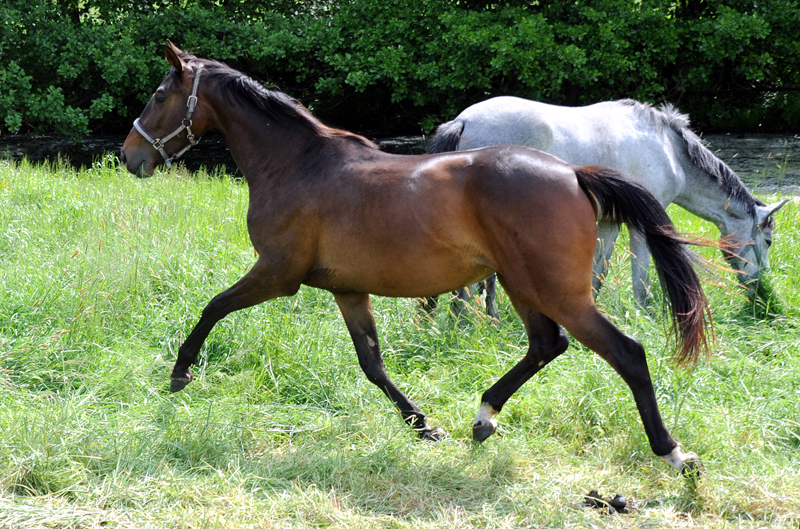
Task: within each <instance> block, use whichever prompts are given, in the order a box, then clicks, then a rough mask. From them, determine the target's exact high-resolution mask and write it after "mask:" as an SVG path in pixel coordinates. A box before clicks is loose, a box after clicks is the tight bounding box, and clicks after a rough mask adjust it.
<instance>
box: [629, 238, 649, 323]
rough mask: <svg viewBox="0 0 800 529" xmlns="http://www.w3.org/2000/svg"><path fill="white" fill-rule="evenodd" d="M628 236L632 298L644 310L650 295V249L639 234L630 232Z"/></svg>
mask: <svg viewBox="0 0 800 529" xmlns="http://www.w3.org/2000/svg"><path fill="white" fill-rule="evenodd" d="M630 234H631V276H632V278H633V298H634V299H635V300H636V304H637V305H638V306H639V307H640V308H642V309H646V308H647V296H648V295H649V294H650V272H649V269H650V249H649V248H648V247H647V242H646V241H645V238H644V236H643V235H642V234H641V233H639V232H638V231H635V230H631V231H630Z"/></svg>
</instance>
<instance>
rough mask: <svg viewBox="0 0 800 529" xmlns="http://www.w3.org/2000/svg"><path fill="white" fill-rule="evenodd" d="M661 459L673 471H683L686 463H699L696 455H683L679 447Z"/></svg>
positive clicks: (690, 453)
mask: <svg viewBox="0 0 800 529" xmlns="http://www.w3.org/2000/svg"><path fill="white" fill-rule="evenodd" d="M661 458H662V459H663V460H664V461H666V462H667V463H669V464H670V466H671V467H672V468H674V469H675V470H683V468H684V465H685V464H686V462H687V461H700V458H699V457H697V454H695V453H694V452H689V453H686V454H684V453H683V450H681V447H680V446H676V447H675V449H674V450H672V452H670V453H669V454H667V455H665V456H661Z"/></svg>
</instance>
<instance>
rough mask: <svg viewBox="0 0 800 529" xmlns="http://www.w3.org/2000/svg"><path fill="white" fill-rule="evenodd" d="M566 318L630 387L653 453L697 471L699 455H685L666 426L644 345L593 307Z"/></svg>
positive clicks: (566, 323)
mask: <svg viewBox="0 0 800 529" xmlns="http://www.w3.org/2000/svg"><path fill="white" fill-rule="evenodd" d="M565 314H567V315H568V316H567V317H566V318H565V319H564V320H562V324H563V325H564V326H565V327H566V328H567V330H568V331H569V332H570V333H571V334H572V336H573V337H574V338H575V339H576V340H578V341H579V342H581V343H582V344H584V345H585V346H586V347H588V348H590V349H592V350H593V351H595V352H597V354H598V355H600V356H601V357H602V358H603V359H604V360H605V361H606V362H608V363H609V364H610V365H611V367H613V368H614V370H615V371H616V372H617V373H619V375H620V376H621V377H622V379H623V380H624V381H625V382H626V383H627V384H628V387H629V388H630V389H631V392H632V393H633V398H634V400H635V401H636V407H637V408H638V409H639V416H640V417H641V419H642V424H643V425H644V430H645V433H646V434H647V438H648V440H649V441H650V448H651V449H652V450H653V453H655V454H656V455H657V456H660V457H662V458H663V459H664V460H665V461H667V463H669V464H670V465H672V466H673V467H674V468H676V469H678V470H681V471H682V472H687V471H691V470H693V469H694V468H696V466H697V465H698V464H699V462H700V458H698V457H697V454H695V453H692V452H690V453H683V451H681V448H680V446H678V443H677V442H675V440H674V439H673V438H672V436H670V434H669V432H668V431H667V428H666V426H664V421H663V420H662V419H661V413H660V412H659V410H658V403H657V402H656V394H655V391H654V390H653V382H652V380H651V379H650V371H649V370H648V368H647V358H646V357H645V353H644V347H642V344H641V343H639V341H638V340H635V339H633V338H631V337H630V336H626V335H625V334H623V333H622V332H621V331H620V330H619V329H617V328H616V327H614V326H613V325H612V324H611V323H610V322H609V321H608V320H606V319H605V318H604V317H603V316H602V315H601V314H600V313H599V312H598V311H597V309H596V308H595V307H594V306H593V305H589V306H585V307H584V309H583V310H571V311H568V312H565ZM559 319H561V318H559Z"/></svg>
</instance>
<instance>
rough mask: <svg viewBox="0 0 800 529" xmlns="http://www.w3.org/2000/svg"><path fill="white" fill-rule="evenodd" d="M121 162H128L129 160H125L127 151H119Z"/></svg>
mask: <svg viewBox="0 0 800 529" xmlns="http://www.w3.org/2000/svg"><path fill="white" fill-rule="evenodd" d="M119 161H120V162H122V163H126V162H127V160H126V159H125V151H124V150H122V149H120V150H119Z"/></svg>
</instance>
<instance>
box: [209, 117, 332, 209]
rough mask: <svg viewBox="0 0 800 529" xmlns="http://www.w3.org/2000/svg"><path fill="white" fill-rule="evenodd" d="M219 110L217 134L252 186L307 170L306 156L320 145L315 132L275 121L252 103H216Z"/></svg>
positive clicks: (293, 124) (295, 123)
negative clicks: (310, 150) (302, 166)
mask: <svg viewBox="0 0 800 529" xmlns="http://www.w3.org/2000/svg"><path fill="white" fill-rule="evenodd" d="M215 108H216V109H219V108H224V109H225V112H224V113H220V112H219V111H217V123H215V125H214V129H215V132H218V133H220V134H222V136H224V137H225V143H226V145H227V148H228V150H229V151H230V153H231V156H232V157H233V160H234V162H236V165H237V166H238V167H239V170H240V171H241V172H242V175H244V177H245V180H246V181H247V183H248V186H249V187H250V190H251V193H252V192H253V191H254V188H257V187H259V186H260V185H263V184H266V183H268V182H269V181H270V180H271V179H272V177H274V176H278V175H285V174H287V173H292V172H294V171H296V170H299V165H300V164H304V165H305V166H306V168H307V165H308V161H309V160H308V159H307V158H306V157H304V154H305V153H308V152H309V148H310V146H311V145H312V144H313V143H319V142H320V138H318V137H316V136H315V135H314V134H313V132H311V130H309V129H308V128H307V127H305V126H303V125H302V124H301V123H298V122H295V121H293V120H291V119H284V120H280V121H278V120H273V119H271V118H269V117H267V116H265V115H264V114H263V112H261V111H259V110H257V109H255V108H254V107H253V106H251V105H250V104H249V103H247V102H244V103H243V104H241V105H236V104H234V105H231V104H229V103H227V102H223V101H218V102H215Z"/></svg>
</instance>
